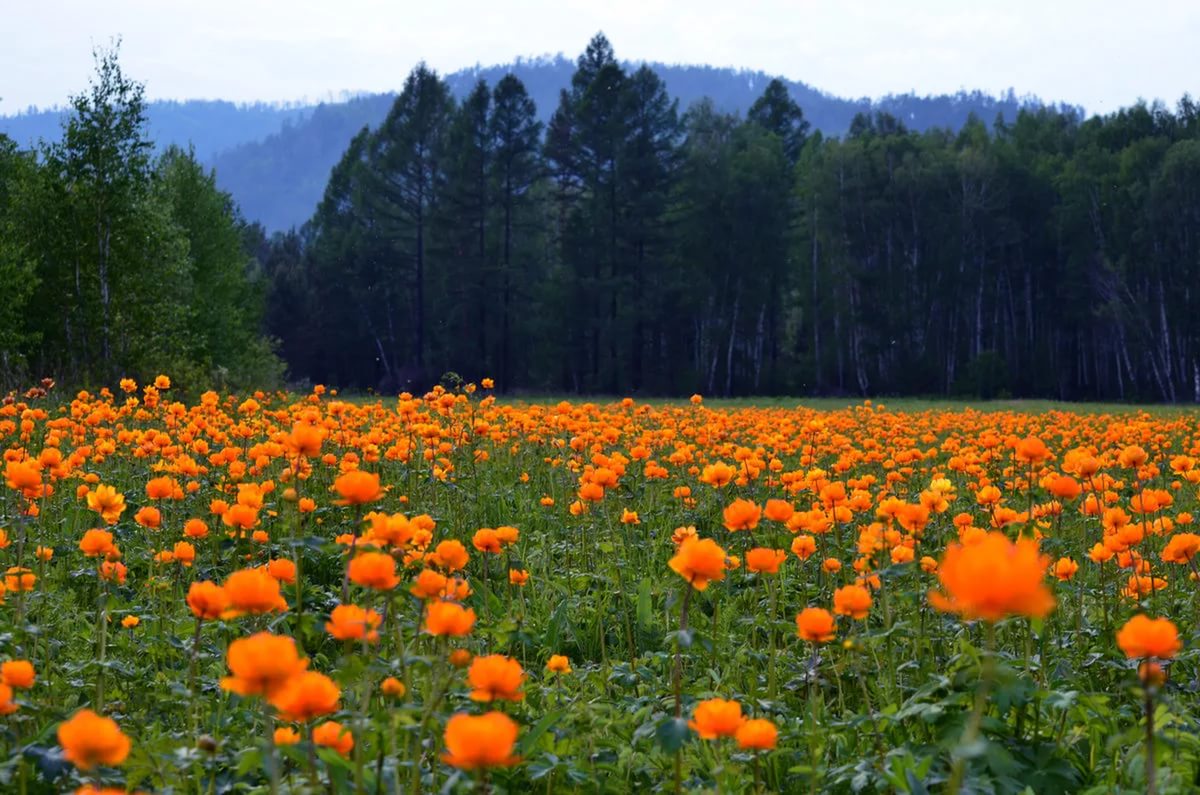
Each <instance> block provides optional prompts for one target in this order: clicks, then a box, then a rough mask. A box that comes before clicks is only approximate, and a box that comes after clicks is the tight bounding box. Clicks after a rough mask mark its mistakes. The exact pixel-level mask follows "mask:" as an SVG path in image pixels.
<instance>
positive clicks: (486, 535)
mask: <svg viewBox="0 0 1200 795" xmlns="http://www.w3.org/2000/svg"><path fill="white" fill-rule="evenodd" d="M471 546H473V547H475V548H476V549H478V550H479V551H480V552H492V553H495V554H500V551H501V546H500V537H499V536H498V535H496V531H495V530H493V529H492V528H490V527H482V528H480V529H479V530H476V531H475V537H474V538H472V539H471Z"/></svg>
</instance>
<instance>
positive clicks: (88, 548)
mask: <svg viewBox="0 0 1200 795" xmlns="http://www.w3.org/2000/svg"><path fill="white" fill-rule="evenodd" d="M114 548H115V547H114V546H113V534H112V533H110V532H108V531H107V530H88V531H87V532H86V533H84V534H83V538H82V539H80V541H79V549H80V550H81V551H82V552H83V554H84V555H85V556H86V557H89V558H95V557H99V556H100V555H107V554H108V553H109V552H111V551H112V550H113V549H114Z"/></svg>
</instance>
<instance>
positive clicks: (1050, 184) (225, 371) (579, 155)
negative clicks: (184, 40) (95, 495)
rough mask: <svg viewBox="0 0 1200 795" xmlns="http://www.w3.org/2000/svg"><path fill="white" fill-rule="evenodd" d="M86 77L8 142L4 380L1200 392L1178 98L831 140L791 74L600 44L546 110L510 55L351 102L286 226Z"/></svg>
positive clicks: (738, 391) (1, 203)
mask: <svg viewBox="0 0 1200 795" xmlns="http://www.w3.org/2000/svg"><path fill="white" fill-rule="evenodd" d="M100 66H101V68H100V71H99V73H98V77H97V81H96V83H95V84H94V85H93V87H92V90H91V92H90V93H88V94H85V95H83V96H81V97H79V98H76V100H75V101H74V102H73V108H74V110H73V112H72V115H71V116H69V117H68V119H67V121H66V122H65V123H64V131H63V134H62V136H61V139H60V140H59V141H57V142H53V143H46V144H43V145H42V146H41V147H40V148H39V149H37V150H36V151H24V150H21V149H19V148H18V146H17V145H16V144H15V143H14V142H12V141H8V140H5V139H0V141H3V145H2V146H0V231H2V234H0V289H3V290H4V293H5V295H6V299H7V300H6V302H5V303H4V305H3V306H0V353H2V355H3V361H2V362H0V365H2V366H3V368H4V374H5V377H6V378H8V379H9V380H10V381H11V380H14V379H16V378H18V377H20V376H24V375H28V374H42V373H50V374H54V375H57V376H59V377H62V378H66V379H69V380H72V381H79V382H82V383H88V382H97V381H99V382H103V381H105V380H106V379H111V378H113V377H115V376H116V375H118V374H122V373H129V374H137V373H143V374H144V373H147V372H149V371H151V370H154V369H170V370H172V371H173V372H178V373H182V374H183V375H184V377H185V378H186V380H187V381H189V382H191V383H193V384H197V385H199V384H202V383H210V382H213V381H215V380H227V381H229V382H232V383H238V384H247V385H249V384H254V385H266V384H269V383H271V382H273V381H275V380H276V379H277V378H278V377H279V376H280V366H281V365H280V363H279V362H280V359H282V362H284V363H285V364H286V371H287V375H288V377H289V378H291V379H292V380H293V381H297V382H299V381H312V382H325V383H330V384H334V385H339V386H347V387H353V388H359V389H378V390H381V391H384V392H397V391H400V390H403V389H421V388H424V387H427V386H428V385H430V384H431V383H433V382H434V381H435V380H437V379H438V378H439V377H440V376H441V375H442V374H443V373H446V372H450V371H454V372H457V373H460V374H462V376H464V377H467V378H472V379H478V378H480V377H483V376H493V377H495V378H496V379H497V381H498V383H499V385H500V386H501V388H503V389H510V390H524V391H543V392H545V391H548V392H562V391H567V392H579V393H607V394H624V393H637V394H645V395H655V394H690V393H691V392H693V391H700V392H704V393H706V394H711V395H745V394H854V395H876V394H929V395H932V394H941V395H970V396H980V397H985V398H986V397H996V396H1002V395H1013V396H1044V397H1055V398H1064V399H1120V400H1162V401H1198V400H1200V351H1198V350H1197V348H1198V343H1200V340H1198V334H1200V321H1197V319H1196V318H1197V316H1200V312H1198V311H1197V310H1198V309H1200V307H1198V306H1197V298H1196V288H1195V278H1196V274H1197V269H1198V266H1200V110H1198V109H1197V107H1196V105H1195V104H1194V103H1193V102H1192V101H1191V99H1190V98H1188V97H1184V98H1183V99H1182V100H1181V101H1180V102H1179V104H1178V106H1177V107H1176V108H1175V109H1174V110H1173V111H1172V110H1168V109H1166V108H1164V107H1162V106H1159V105H1149V106H1148V105H1145V104H1139V105H1136V106H1134V107H1131V108H1127V109H1124V110H1121V111H1118V112H1116V113H1113V114H1110V115H1108V116H1104V117H1093V118H1086V119H1085V118H1084V117H1083V116H1082V114H1081V113H1079V112H1078V111H1077V110H1075V109H1072V108H1062V107H1060V108H1050V107H1041V106H1038V107H1026V108H1023V109H1021V110H1019V112H1016V113H1014V114H1012V115H1011V116H1007V115H1005V114H1003V113H999V114H996V115H995V116H993V117H992V118H987V119H985V118H981V117H977V116H974V115H968V116H967V117H966V118H965V121H964V123H962V124H961V125H946V126H936V127H932V128H927V129H917V128H916V127H914V126H911V125H910V124H909V123H908V121H906V119H904V118H901V117H899V116H897V115H895V114H892V113H888V112H884V111H882V110H880V109H878V108H874V107H872V108H870V109H869V110H870V112H862V113H858V114H857V115H854V116H853V117H852V118H851V119H850V120H849V122H848V125H847V128H846V130H845V134H843V135H828V134H825V133H824V132H823V131H822V130H821V129H820V128H819V125H816V124H814V120H813V118H812V116H811V115H810V112H809V108H808V107H806V102H805V101H804V100H803V98H801V99H800V100H798V98H797V96H795V95H794V94H793V92H792V90H791V87H789V85H787V84H785V83H784V82H782V81H777V80H775V81H767V82H766V83H764V84H762V85H761V86H759V90H758V92H757V94H756V96H755V98H754V99H753V101H752V102H750V103H749V104H747V105H746V106H745V108H744V111H743V112H730V111H728V110H725V109H722V108H721V107H720V106H719V105H718V104H717V103H716V102H714V101H711V100H701V101H698V102H695V103H692V104H691V105H689V106H686V107H685V106H684V105H682V104H681V102H680V101H679V92H677V91H673V90H672V87H671V86H670V85H669V84H668V82H667V81H666V80H665V79H664V78H663V76H662V75H661V74H660V73H659V71H658V70H656V69H654V68H651V67H649V66H645V65H642V66H632V65H629V64H625V63H622V62H621V61H619V60H618V59H617V58H616V55H615V53H614V51H613V48H612V47H611V45H610V44H609V42H608V41H607V40H606V39H605V38H604V37H603V36H597V37H596V38H595V39H594V40H593V41H592V42H591V43H590V44H589V45H588V47H587V50H586V51H585V52H584V53H583V54H582V55H581V56H580V57H579V58H578V59H577V61H576V62H575V64H574V66H573V71H572V73H571V75H570V78H569V80H568V81H566V82H565V84H564V87H563V88H561V89H560V90H559V92H558V94H557V96H555V98H554V100H553V102H552V106H551V107H548V108H547V107H544V106H542V107H539V102H538V100H537V97H536V96H535V95H534V94H533V92H531V90H530V89H529V87H528V86H527V85H526V84H525V83H524V82H523V81H522V79H521V78H520V77H519V76H518V75H517V74H515V73H507V74H496V75H483V74H480V75H477V78H478V79H476V80H475V81H474V82H473V84H472V85H471V86H470V87H469V88H468V89H463V88H461V87H458V88H456V87H455V86H454V85H452V83H451V82H450V81H448V80H447V79H445V78H443V77H442V76H440V75H438V74H437V73H435V72H434V71H432V70H430V69H428V68H427V67H425V66H424V65H420V66H418V67H417V68H416V69H414V70H413V72H412V73H411V74H410V75H409V76H408V78H407V80H406V81H405V83H404V86H403V89H402V90H401V91H400V93H399V94H398V95H396V96H395V98H394V99H393V100H391V101H390V102H389V103H388V104H387V108H386V113H385V114H384V115H383V116H382V117H381V118H380V120H379V122H378V123H377V124H374V125H370V124H364V125H360V126H359V127H357V129H355V130H353V131H352V130H350V129H349V125H350V122H351V121H352V117H343V118H342V119H341V120H340V121H339V122H338V125H340V127H338V129H339V130H340V132H339V135H341V134H342V133H344V134H345V137H346V140H347V142H348V144H347V145H346V146H345V148H344V150H343V151H342V154H341V157H340V159H339V160H338V161H337V162H336V163H335V164H334V166H333V168H332V169H331V170H330V171H329V172H328V174H327V175H325V176H323V177H322V179H321V184H320V190H321V191H322V193H323V195H322V198H321V201H320V204H319V206H318V207H317V209H316V212H315V213H314V214H313V215H312V217H311V219H310V220H308V221H307V222H306V223H305V224H303V225H302V226H300V227H299V228H296V229H293V230H292V231H289V232H287V233H275V234H270V233H269V232H268V229H267V228H266V227H264V226H263V225H262V224H257V223H256V224H247V223H246V222H245V221H243V220H242V218H241V216H240V215H239V212H238V210H237V207H236V205H235V202H234V200H233V198H231V197H230V195H229V194H227V193H224V192H222V191H220V190H219V189H218V183H217V178H219V173H220V172H219V170H218V172H217V176H216V177H214V175H213V173H212V172H211V171H209V170H206V169H205V168H204V167H203V166H201V165H200V164H199V162H198V161H197V158H196V156H195V154H194V153H193V152H188V151H183V150H179V149H177V148H175V149H170V150H167V151H165V152H163V153H162V154H156V153H155V151H154V150H153V148H152V146H151V143H150V141H149V139H148V137H147V132H146V110H145V103H144V102H143V100H142V95H141V88H140V86H138V85H137V84H135V83H132V82H130V81H128V80H127V79H126V78H124V76H122V75H121V74H120V72H119V69H118V68H117V66H116V61H115V56H106V57H105V58H102V60H101V64H100ZM315 116H316V114H315V113H314V117H315ZM335 126H336V125H335ZM335 137H336V136H335ZM316 152H317V149H313V150H311V155H312V157H316V156H317V155H316ZM269 173H270V172H269V170H268V171H264V172H262V173H261V174H259V175H258V179H259V181H260V182H266V181H268V180H269ZM42 307H55V308H56V311H54V312H46V311H42V310H41V308H42ZM276 357H279V358H276Z"/></svg>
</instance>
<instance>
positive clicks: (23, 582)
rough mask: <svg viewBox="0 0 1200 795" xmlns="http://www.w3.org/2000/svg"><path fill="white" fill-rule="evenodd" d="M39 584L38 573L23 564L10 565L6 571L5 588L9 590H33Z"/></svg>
mask: <svg viewBox="0 0 1200 795" xmlns="http://www.w3.org/2000/svg"><path fill="white" fill-rule="evenodd" d="M36 584H37V575H36V574H34V573H33V572H32V571H30V570H29V569H26V568H23V567H21V566H9V567H8V570H7V571H6V572H4V588H5V590H9V591H17V592H18V593H19V592H21V591H32V590H33V587H34V585H36Z"/></svg>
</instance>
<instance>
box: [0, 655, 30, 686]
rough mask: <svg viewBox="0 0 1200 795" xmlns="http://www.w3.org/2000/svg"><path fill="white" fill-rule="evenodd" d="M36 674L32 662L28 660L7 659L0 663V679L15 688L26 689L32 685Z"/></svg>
mask: <svg viewBox="0 0 1200 795" xmlns="http://www.w3.org/2000/svg"><path fill="white" fill-rule="evenodd" d="M35 678H36V675H35V673H34V670H33V663H31V662H29V661H28V660H9V661H8V662H5V663H3V664H0V681H3V682H4V684H6V685H8V686H9V687H12V688H16V689H17V690H28V689H29V688H31V687H33V682H34V679H35Z"/></svg>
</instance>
